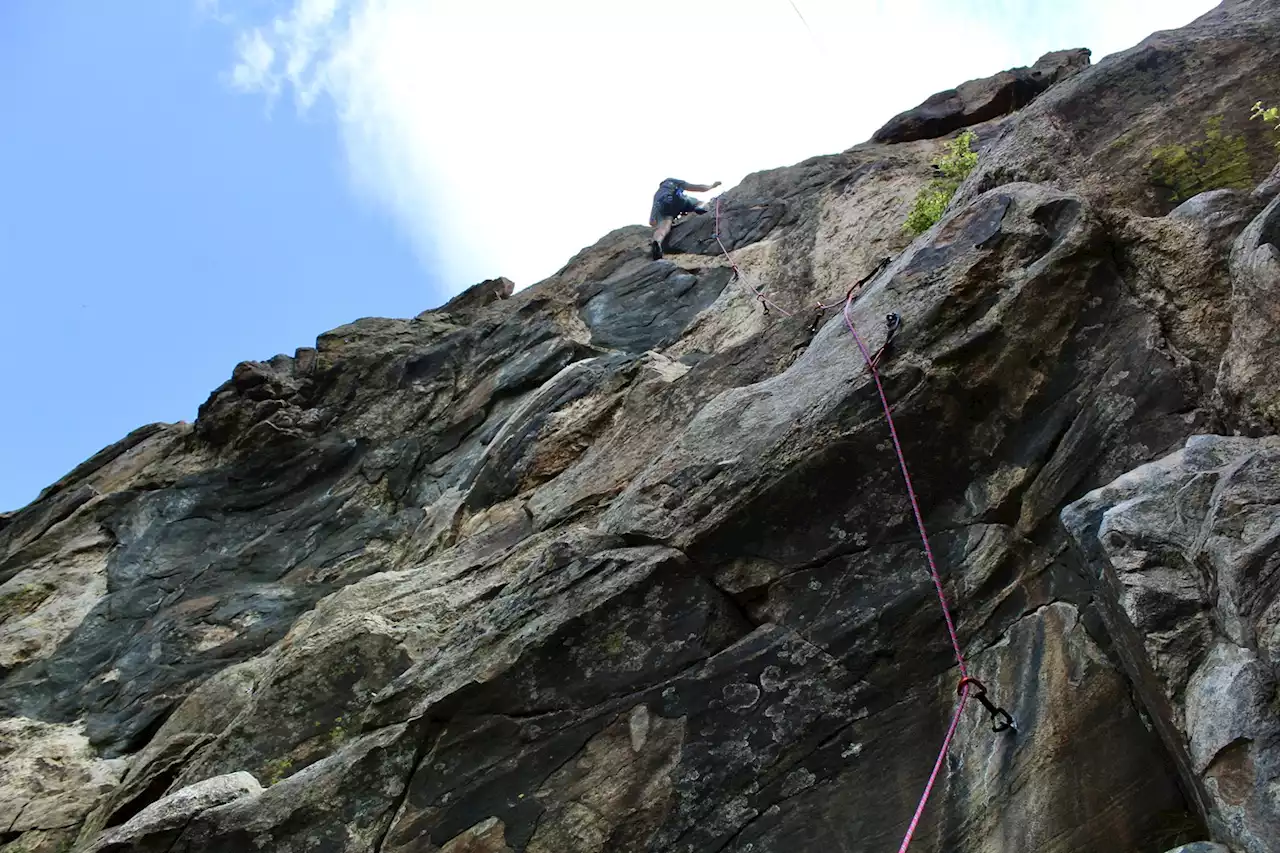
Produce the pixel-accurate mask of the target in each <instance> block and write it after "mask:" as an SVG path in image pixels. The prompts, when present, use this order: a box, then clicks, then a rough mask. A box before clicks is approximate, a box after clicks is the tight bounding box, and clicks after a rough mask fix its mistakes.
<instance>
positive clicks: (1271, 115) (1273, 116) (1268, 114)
mask: <svg viewBox="0 0 1280 853" xmlns="http://www.w3.org/2000/svg"><path fill="white" fill-rule="evenodd" d="M1249 118H1251V119H1255V118H1260V119H1262V120H1263V121H1264V122H1266V123H1267V124H1274V125H1275V126H1276V130H1277V131H1280V107H1268V108H1267V109H1265V110H1264V109H1263V108H1262V101H1258V103H1256V104H1254V105H1253V115H1251V116H1249ZM1276 147H1277V148H1280V139H1277V140H1276Z"/></svg>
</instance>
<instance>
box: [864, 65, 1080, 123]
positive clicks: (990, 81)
mask: <svg viewBox="0 0 1280 853" xmlns="http://www.w3.org/2000/svg"><path fill="white" fill-rule="evenodd" d="M1089 60H1090V52H1089V51H1088V50H1087V49H1085V48H1077V49H1075V50H1057V51H1053V52H1052V53H1046V54H1045V55H1044V56H1042V57H1040V58H1039V59H1038V60H1036V64H1035V65H1033V66H1031V67H1030V68H1025V67H1023V68H1012V69H1010V70H1008V71H1001V72H1000V73H999V74H995V75H993V76H991V77H984V78H982V79H980V80H970V81H968V82H966V83H961V84H960V85H959V86H957V87H956V88H954V89H947V90H946V91H945V92H939V93H938V94H936V95H931V96H929V98H927V99H926V100H925V102H924V103H922V104H921V105H920V106H918V107H916V108H914V109H911V110H907V111H906V112H904V113H901V114H899V115H896V116H894V117H893V118H892V119H890V120H889V122H888V123H887V124H886V125H884V127H882V128H880V129H879V130H877V131H876V132H875V133H874V134H873V135H872V137H871V139H872V140H873V141H875V142H882V143H894V142H911V141H913V140H916V139H936V138H937V137H939V136H946V135H947V134H948V133H951V132H952V131H956V130H959V129H961V128H964V127H969V126H971V125H975V124H979V123H981V122H984V121H987V120H989V119H993V118H997V117H999V116H1002V115H1008V114H1009V113H1012V112H1014V111H1015V110H1020V109H1022V108H1023V107H1025V106H1026V105H1027V104H1029V103H1031V102H1032V101H1033V100H1034V99H1035V98H1036V96H1037V95H1039V94H1040V93H1041V92H1044V91H1045V90H1046V89H1048V88H1049V87H1050V86H1052V85H1054V84H1055V83H1058V82H1060V81H1062V80H1066V79H1067V78H1069V77H1071V76H1073V75H1075V74H1078V73H1079V72H1081V71H1083V70H1084V69H1086V68H1088V67H1089Z"/></svg>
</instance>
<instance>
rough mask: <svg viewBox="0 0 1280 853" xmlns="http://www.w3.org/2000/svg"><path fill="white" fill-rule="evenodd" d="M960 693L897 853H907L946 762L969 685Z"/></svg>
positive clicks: (967, 695)
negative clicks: (948, 726)
mask: <svg viewBox="0 0 1280 853" xmlns="http://www.w3.org/2000/svg"><path fill="white" fill-rule="evenodd" d="M960 691H961V692H960V701H959V702H957V703H956V712H955V713H954V714H952V715H951V726H950V728H948V729H947V736H946V737H945V738H943V740H942V749H940V750H938V760H937V761H935V762H933V772H932V773H930V774H929V781H928V783H927V784H926V785H925V786H924V793H923V794H921V795H920V803H919V804H918V805H917V806H916V813H915V814H914V815H912V816H911V824H910V826H908V827H907V832H906V835H904V836H903V837H902V846H901V847H899V848H898V853H907V848H908V847H910V846H911V841H912V839H914V838H915V836H916V827H917V826H919V825H920V817H921V816H922V815H923V814H924V807H925V805H926V804H928V802H929V795H930V794H932V793H933V783H934V782H937V781H938V774H939V773H940V772H942V762H944V761H946V760H947V751H948V750H950V749H951V741H952V740H953V739H954V738H955V736H956V728H957V727H958V726H959V725H960V713H961V712H962V711H964V706H965V703H966V702H967V701H968V700H969V685H968V684H965V685H964V686H963V687H961V688H960Z"/></svg>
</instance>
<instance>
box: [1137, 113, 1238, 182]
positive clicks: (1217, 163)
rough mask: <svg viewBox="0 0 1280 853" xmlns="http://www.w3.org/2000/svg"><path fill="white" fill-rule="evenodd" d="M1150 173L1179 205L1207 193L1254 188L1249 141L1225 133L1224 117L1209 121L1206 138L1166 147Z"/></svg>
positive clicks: (1154, 154) (1150, 166)
mask: <svg viewBox="0 0 1280 853" xmlns="http://www.w3.org/2000/svg"><path fill="white" fill-rule="evenodd" d="M1147 174H1148V176H1149V177H1150V179H1151V182H1152V183H1154V184H1155V185H1156V186H1159V187H1164V188H1165V189H1167V190H1169V197H1170V199H1171V200H1173V201H1175V202H1177V201H1186V200H1187V199H1189V198H1191V197H1192V196H1195V195H1199V194H1200V193H1202V192H1205V191H1206V190H1217V189H1226V188H1231V189H1249V188H1250V187H1251V186H1253V170H1252V168H1251V166H1250V162H1249V151H1248V149H1247V148H1246V147H1245V139H1244V137H1243V136H1231V135H1229V134H1227V133H1224V132H1223V130H1222V116H1214V117H1213V118H1211V119H1209V120H1208V121H1207V122H1205V129H1204V137H1203V138H1202V139H1199V140H1197V141H1196V142H1193V143H1191V144H1190V145H1162V146H1160V147H1159V148H1157V149H1156V150H1155V151H1153V152H1152V154H1151V161H1150V162H1149V163H1148V164H1147Z"/></svg>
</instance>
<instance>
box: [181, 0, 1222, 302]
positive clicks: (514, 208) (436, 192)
mask: <svg viewBox="0 0 1280 853" xmlns="http://www.w3.org/2000/svg"><path fill="white" fill-rule="evenodd" d="M204 2H208V0H204ZM290 2H291V8H290V9H289V11H288V12H287V13H286V14H283V15H280V16H278V17H276V18H275V19H273V20H270V21H261V22H259V25H258V26H257V27H256V28H250V29H247V30H245V31H243V32H241V33H240V34H239V37H238V38H239V41H238V54H237V55H238V62H237V64H236V66H235V68H234V70H233V72H232V78H233V81H234V83H235V85H236V86H237V87H238V88H241V89H247V90H253V91H258V92H262V93H264V94H266V95H267V96H269V97H273V96H275V95H276V94H278V93H280V92H282V91H284V90H286V89H287V90H290V91H292V93H293V96H294V99H295V102H296V103H297V105H298V107H299V109H301V110H303V111H306V110H309V109H312V108H314V107H315V106H316V105H317V104H318V103H320V102H321V101H327V102H329V103H331V104H332V106H333V108H334V110H335V115H336V116H337V119H338V126H339V128H340V132H341V134H342V140H343V144H344V147H345V151H346V159H347V166H348V168H349V172H350V177H351V180H352V184H353V187H354V188H355V190H356V191H357V192H358V193H359V195H360V196H361V198H363V199H365V200H367V201H369V202H371V203H373V204H374V205H376V206H378V207H380V208H382V209H384V210H386V211H387V212H389V214H390V215H391V217H392V219H393V220H394V221H395V222H396V223H397V225H398V227H400V228H401V229H403V231H404V232H405V233H406V234H407V235H408V237H409V238H410V239H411V240H412V242H413V244H414V245H415V246H416V247H417V248H418V249H419V252H420V255H421V257H422V259H423V261H424V263H426V264H428V265H430V266H432V267H433V268H435V269H437V270H438V271H440V272H441V273H442V274H443V276H444V277H445V281H446V287H447V288H448V289H450V290H451V291H456V290H460V289H462V288H463V287H466V286H467V285H469V284H472V283H474V282H475V281H478V280H480V279H481V278H486V277H490V276H496V275H506V276H508V277H510V278H513V279H515V280H516V282H517V284H518V285H520V286H523V285H526V284H531V283H533V282H534V281H535V280H537V279H540V278H542V277H545V276H546V275H549V274H550V273H551V272H553V271H554V270H555V269H556V268H558V267H559V266H560V265H561V264H562V263H563V262H564V261H565V260H567V259H568V257H569V256H570V255H572V254H573V253H574V252H576V251H577V250H578V249H579V248H581V247H582V246H584V245H587V244H589V243H591V242H593V241H594V240H595V239H596V238H597V237H599V236H600V235H602V234H603V233H605V232H606V231H608V230H611V229H612V228H616V227H618V226H621V225H625V224H628V223H639V222H643V221H644V220H645V219H646V217H647V215H648V207H649V202H650V198H651V196H652V193H653V190H654V188H655V186H656V184H657V182H658V181H660V180H661V179H662V178H664V177H667V176H669V175H670V176H675V177H680V178H685V179H687V180H691V181H706V182H711V181H714V180H721V181H724V182H725V184H726V186H731V185H732V184H733V183H736V182H737V181H739V180H741V178H742V177H743V176H744V175H745V174H747V173H748V172H750V171H755V170H758V169H765V168H771V167H774V166H780V165H786V164H788V163H792V162H795V161H797V160H800V159H803V158H805V157H808V156H812V155H815V154H821V153H827V152H832V151H839V150H843V149H845V148H847V147H849V146H851V145H853V144H855V143H857V142H859V141H861V140H864V139H866V138H867V137H869V136H870V134H871V133H872V132H873V131H874V130H875V128H876V127H878V126H879V125H880V124H881V123H883V122H884V121H885V120H887V119H888V118H889V117H890V116H892V115H894V114H895V113H897V112H900V111H901V110H903V109H906V108H908V107H911V106H913V105H915V104H916V103H918V102H919V101H921V100H922V99H923V98H925V97H926V96H928V95H929V94H931V93H933V92H935V91H938V90H939V89H943V88H947V87H949V86H953V85H955V84H957V83H959V82H961V81H963V80H966V79H970V78H974V77H981V76H985V75H987V74H991V73H994V72H996V71H999V70H1001V69H1003V68H1007V67H1010V66H1013V65H1022V64H1029V63H1031V62H1034V61H1035V60H1036V58H1037V57H1038V56H1039V55H1040V54H1041V53H1043V52H1045V51H1048V50H1054V49H1059V48H1065V47H1090V48H1092V49H1093V51H1094V59H1095V61H1096V60H1097V59H1099V58H1101V56H1102V55H1104V54H1105V53H1109V52H1113V51H1116V50H1121V49H1124V48H1126V47H1129V46H1131V45H1132V44H1134V43H1136V42H1137V41H1139V40H1140V39H1141V38H1143V37H1144V36H1146V35H1147V34H1148V33H1150V32H1151V31H1152V30H1154V29H1158V28H1167V27H1173V26H1181V25H1182V24H1185V23H1187V22H1188V21H1190V20H1191V19H1192V18H1194V17H1196V16H1197V15H1199V14H1201V13H1203V12H1204V11H1207V10H1208V9H1209V8H1211V7H1212V6H1213V5H1214V4H1213V3H1212V2H1209V0H1080V1H1079V2H1077V4H1076V5H1075V6H1074V7H1071V9H1070V11H1068V7H1067V4H1062V3H1059V2H1057V0H1034V2H1017V0H859V2H851V0H795V3H796V5H797V6H798V7H799V9H800V10H801V12H802V13H803V15H804V17H805V19H806V20H807V21H808V23H809V27H808V28H806V27H805V25H804V24H803V23H802V22H801V21H800V19H799V17H798V16H797V15H796V12H795V10H794V9H792V8H791V5H790V3H789V2H788V0H681V2H659V0H650V2H644V3H639V2H633V0H609V2H600V0H539V2H537V3H527V2H517V0H431V2H428V0H290ZM223 5H224V6H225V5H226V0H224V3H223Z"/></svg>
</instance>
